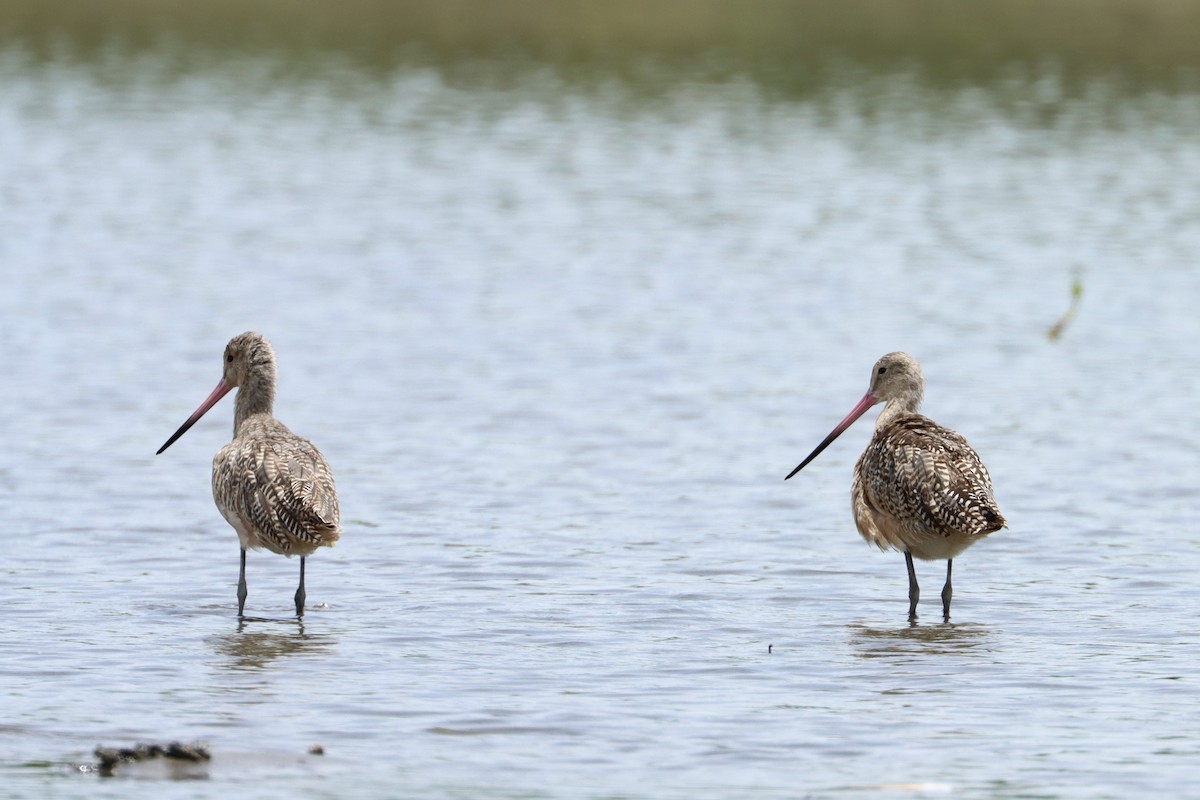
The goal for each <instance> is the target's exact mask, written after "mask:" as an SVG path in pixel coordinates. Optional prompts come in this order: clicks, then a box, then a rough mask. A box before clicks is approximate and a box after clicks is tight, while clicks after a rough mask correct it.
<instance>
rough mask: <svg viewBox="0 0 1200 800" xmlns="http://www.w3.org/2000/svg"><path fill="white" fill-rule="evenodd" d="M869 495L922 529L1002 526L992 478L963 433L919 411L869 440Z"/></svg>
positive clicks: (974, 530)
mask: <svg viewBox="0 0 1200 800" xmlns="http://www.w3.org/2000/svg"><path fill="white" fill-rule="evenodd" d="M864 482H865V484H866V485H865V489H866V491H867V495H868V497H869V498H870V500H871V501H872V503H874V504H876V505H877V506H879V507H880V508H881V510H883V511H885V512H886V513H888V514H890V515H891V516H893V517H895V518H896V519H900V520H911V521H913V522H914V523H916V524H918V525H919V526H920V527H923V528H924V529H925V530H924V532H925V533H929V534H935V533H941V532H945V531H954V532H957V533H962V534H968V535H977V534H984V533H990V532H992V531H996V530H999V529H1000V528H1002V527H1004V517H1003V516H1002V515H1001V514H1000V509H999V508H998V507H997V505H996V500H995V497H994V496H993V493H992V479H991V476H989V475H988V471H987V469H986V468H985V467H984V466H983V462H982V461H980V459H979V456H978V455H977V454H976V453H975V451H974V450H973V449H972V448H971V446H970V445H969V444H967V441H966V439H964V438H963V437H962V436H960V435H959V434H958V433H955V432H954V431H952V430H950V429H948V428H943V427H941V426H939V425H937V424H936V423H934V422H933V421H932V420H930V419H928V418H927V417H924V416H921V415H920V414H908V415H905V416H904V417H901V418H899V419H897V420H896V421H895V422H893V423H892V424H891V425H889V426H888V427H887V428H886V429H885V430H884V431H880V432H879V434H878V435H877V436H876V438H875V439H874V440H873V441H872V443H871V447H870V451H869V455H868V458H867V463H866V464H864Z"/></svg>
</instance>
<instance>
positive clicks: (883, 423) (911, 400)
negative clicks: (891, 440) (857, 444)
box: [875, 396, 921, 430]
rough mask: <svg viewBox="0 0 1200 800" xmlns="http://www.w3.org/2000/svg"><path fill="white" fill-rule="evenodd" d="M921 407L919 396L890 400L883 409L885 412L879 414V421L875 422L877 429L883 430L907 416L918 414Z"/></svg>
mask: <svg viewBox="0 0 1200 800" xmlns="http://www.w3.org/2000/svg"><path fill="white" fill-rule="evenodd" d="M920 405H921V398H920V397H919V396H916V397H909V396H905V397H896V398H893V399H892V400H889V401H888V404H887V405H886V406H884V407H883V411H881V412H879V419H877V420H875V429H876V430H883V429H884V428H886V427H887V426H888V425H891V424H892V422H894V421H895V420H896V419H897V418H898V417H902V416H904V415H905V414H916V413H917V409H918V408H919V407H920Z"/></svg>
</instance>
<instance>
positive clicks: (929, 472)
mask: <svg viewBox="0 0 1200 800" xmlns="http://www.w3.org/2000/svg"><path fill="white" fill-rule="evenodd" d="M924 393H925V378H924V376H923V375H922V374H921V365H920V364H918V363H917V360H916V359H915V358H913V357H912V356H910V355H908V354H907V353H888V354H887V355H886V356H884V357H883V358H881V359H879V361H877V362H876V363H875V366H874V367H873V368H872V370H871V386H870V388H869V389H868V390H867V393H866V394H865V395H863V398H862V400H860V401H859V402H858V405H856V406H855V407H854V409H853V410H852V411H851V412H850V413H849V414H848V415H846V418H845V419H844V420H842V421H841V422H840V423H838V426H837V427H836V428H834V429H833V431H832V432H831V433H830V434H829V435H828V436H826V437H825V440H824V441H823V442H821V443H820V444H819V445H817V448H816V449H815V450H813V451H812V453H810V454H809V456H808V458H806V459H804V460H803V461H801V462H800V465H799V466H798V467H796V468H795V469H794V470H792V471H791V472H790V473H788V476H787V478H790V477H792V476H793V475H795V474H796V473H797V472H799V471H800V470H802V469H803V468H804V467H805V465H807V464H808V462H810V461H812V460H813V459H814V458H816V457H817V456H818V455H819V454H820V453H821V451H822V450H824V449H825V448H826V447H828V446H829V444H830V443H831V442H832V441H833V440H834V439H836V438H837V437H838V436H841V435H842V433H843V432H845V430H846V429H847V428H849V427H850V426H851V425H852V424H854V421H855V420H856V419H858V418H859V417H861V416H862V415H863V414H864V413H866V411H867V409H869V408H870V407H871V406H873V405H875V404H876V403H882V402H886V403H887V405H886V406H884V409H883V411H882V412H881V413H880V414H879V419H878V420H876V422H875V435H874V436H872V437H871V442H870V444H868V445H867V449H866V450H865V451H863V454H862V455H861V456H860V457H859V459H858V463H857V464H856V465H855V467H854V488H853V489H852V491H851V502H852V505H853V508H854V522H855V524H856V525H857V526H858V532H859V533H860V534H862V537H863V538H864V539H866V540H867V541H868V542H869V543H871V544H874V545H877V546H878V547H879V549H880V550H889V549H891V550H900V551H901V552H903V553H904V560H905V562H906V563H907V564H908V617H909V619H916V616H917V600H918V599H919V598H920V596H921V590H920V587H919V586H918V585H917V573H916V571H915V570H914V569H913V556H916V557H917V558H920V559H923V560H927V561H936V560H941V559H943V558H944V559H946V585H945V587H943V589H942V614H943V617H944V619H950V598H951V596H952V594H953V590H952V589H951V586H950V568H951V566H952V565H953V563H954V557H955V556H957V555H958V554H959V553H961V552H962V551H963V550H966V549H967V548H968V547H970V546H971V545H972V544H974V543H975V542H977V541H979V540H980V539H982V538H983V537H985V536H987V535H988V534H989V533H992V532H993V531H998V530H1000V529H1001V528H1003V527H1005V522H1004V517H1003V516H1002V515H1001V514H1000V509H999V508H998V507H997V506H996V498H995V497H994V496H993V494H992V479H991V477H990V476H989V475H988V471H987V469H986V468H985V467H984V466H983V462H982V461H980V460H979V456H978V455H977V454H976V453H975V451H974V450H972V449H971V446H970V445H969V444H967V440H966V439H964V438H963V437H962V436H960V435H959V434H957V433H955V432H954V431H952V430H950V429H949V428H943V427H942V426H941V425H938V424H937V423H935V422H934V421H933V420H931V419H929V418H928V417H925V416H922V415H921V414H918V413H917V408H918V407H919V406H920V405H921V398H922V396H923V395H924ZM787 478H784V480H787Z"/></svg>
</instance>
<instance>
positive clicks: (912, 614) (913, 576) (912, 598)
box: [904, 550, 921, 619]
mask: <svg viewBox="0 0 1200 800" xmlns="http://www.w3.org/2000/svg"><path fill="white" fill-rule="evenodd" d="M904 562H905V563H906V564H908V618H909V619H916V618H917V601H918V600H920V599H921V587H920V586H918V585H917V571H916V570H915V569H913V563H912V553H910V552H908V551H907V550H905V551H904Z"/></svg>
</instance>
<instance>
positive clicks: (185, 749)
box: [95, 742, 212, 776]
mask: <svg viewBox="0 0 1200 800" xmlns="http://www.w3.org/2000/svg"><path fill="white" fill-rule="evenodd" d="M95 752H96V758H97V760H98V761H99V763H98V764H97V771H98V772H99V773H100V774H101V775H105V776H110V775H112V774H113V770H114V769H115V768H116V767H117V766H118V765H120V764H132V763H136V762H140V761H153V760H155V759H160V758H167V759H175V760H176V761H189V762H201V761H208V760H209V759H210V758H212V756H211V755H210V754H209V752H208V746H207V745H204V744H201V743H199V742H196V743H195V744H181V743H180V742H170V743H169V744H139V745H137V746H135V747H99V746H98V747H96V751H95Z"/></svg>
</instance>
